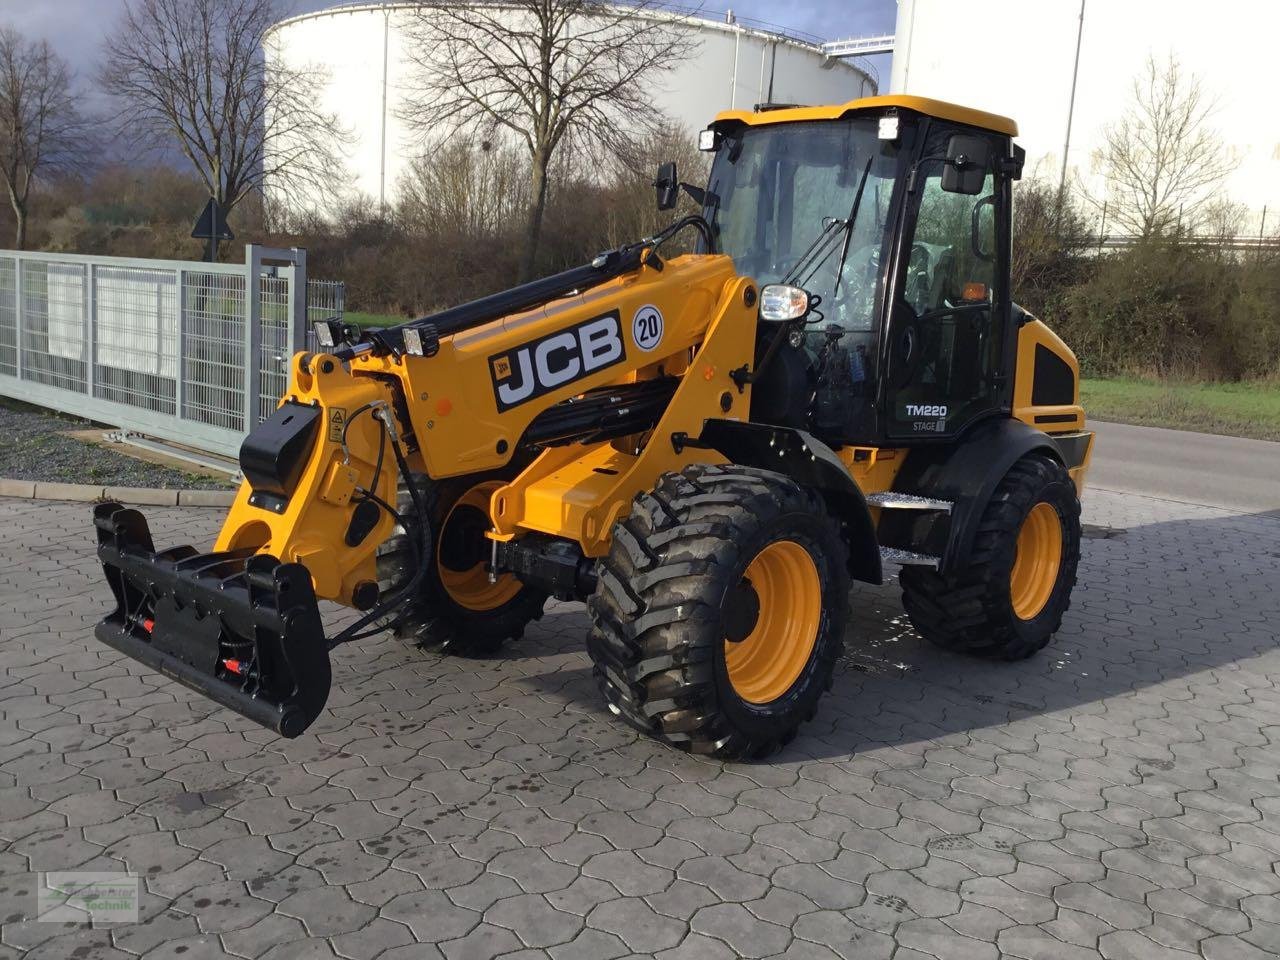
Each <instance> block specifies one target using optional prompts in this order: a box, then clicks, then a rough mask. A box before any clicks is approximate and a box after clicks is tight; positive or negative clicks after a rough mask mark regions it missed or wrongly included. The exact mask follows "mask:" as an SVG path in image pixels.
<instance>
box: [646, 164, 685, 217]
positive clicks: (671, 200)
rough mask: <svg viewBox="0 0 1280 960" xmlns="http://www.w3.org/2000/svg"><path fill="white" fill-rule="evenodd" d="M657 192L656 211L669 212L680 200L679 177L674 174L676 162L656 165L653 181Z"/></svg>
mask: <svg viewBox="0 0 1280 960" xmlns="http://www.w3.org/2000/svg"><path fill="white" fill-rule="evenodd" d="M653 188H654V190H655V191H656V192H657V200H658V209H659V210H671V209H673V208H674V207H675V205H676V201H677V200H678V199H679V198H680V176H679V174H677V173H676V162H675V161H674V160H668V161H667V162H666V163H660V164H658V176H657V177H656V178H655V179H654V181H653Z"/></svg>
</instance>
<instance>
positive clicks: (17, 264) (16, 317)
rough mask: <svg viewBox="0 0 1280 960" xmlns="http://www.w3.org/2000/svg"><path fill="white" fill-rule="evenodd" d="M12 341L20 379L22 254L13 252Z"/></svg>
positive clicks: (21, 365)
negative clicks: (15, 350)
mask: <svg viewBox="0 0 1280 960" xmlns="http://www.w3.org/2000/svg"><path fill="white" fill-rule="evenodd" d="M13 298H14V299H13V322H14V325H15V326H14V330H13V343H14V346H15V347H17V349H18V356H17V358H16V359H17V369H16V370H15V373H16V375H17V377H18V379H19V380H21V379H22V367H23V363H22V254H21V253H18V252H17V251H16V250H15V251H14V253H13Z"/></svg>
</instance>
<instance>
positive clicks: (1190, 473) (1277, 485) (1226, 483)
mask: <svg viewBox="0 0 1280 960" xmlns="http://www.w3.org/2000/svg"><path fill="white" fill-rule="evenodd" d="M1090 427H1091V429H1093V430H1096V431H1097V433H1098V437H1097V439H1096V440H1095V441H1094V443H1095V447H1094V451H1093V465H1092V467H1091V468H1090V470H1089V479H1088V486H1089V488H1091V489H1102V490H1114V491H1117V492H1120V493H1137V494H1141V495H1143V496H1147V497H1159V498H1160V499H1163V500H1179V501H1182V502H1184V503H1202V504H1208V505H1210V506H1219V507H1228V508H1230V509H1233V510H1243V511H1248V512H1250V513H1264V512H1269V511H1280V443H1272V442H1271V441H1268V440H1244V439H1241V438H1240V437H1219V436H1214V435H1213V434H1207V433H1191V432H1189V431H1185V430H1164V429H1161V428H1159V427H1131V426H1127V425H1125V424H1120V423H1102V422H1099V421H1091V422H1090Z"/></svg>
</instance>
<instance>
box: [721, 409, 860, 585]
mask: <svg viewBox="0 0 1280 960" xmlns="http://www.w3.org/2000/svg"><path fill="white" fill-rule="evenodd" d="M696 445H697V446H699V447H706V448H709V449H712V450H715V451H717V452H719V453H721V454H723V455H724V456H725V457H727V458H728V459H729V461H730V462H731V463H740V464H742V465H743V466H746V467H759V468H760V469H763V470H772V471H773V472H774V473H780V474H782V475H783V476H787V477H790V478H791V479H792V480H794V481H796V483H799V484H802V485H804V486H806V487H812V488H813V489H815V490H818V491H820V492H821V493H822V495H823V498H824V499H825V500H826V501H827V506H828V507H829V508H830V509H831V511H832V513H834V514H835V515H836V516H837V517H838V518H839V519H840V522H841V525H842V527H843V528H844V530H843V532H844V537H845V540H846V542H847V543H848V545H849V575H850V576H851V577H853V578H854V579H855V580H862V581H864V582H866V583H876V584H878V583H881V582H883V576H882V574H881V570H880V545H879V543H878V542H877V541H876V530H875V524H874V523H873V522H872V519H871V511H870V509H869V508H868V507H867V499H866V497H864V496H863V495H862V491H861V490H860V489H859V488H858V485H857V484H856V483H855V482H854V480H853V477H851V476H850V475H849V471H848V469H847V468H846V467H845V465H844V462H843V461H841V459H840V458H839V457H838V456H836V454H835V451H834V450H832V449H831V448H830V447H829V446H827V445H826V444H825V443H823V442H822V441H821V440H819V439H818V438H817V437H814V436H813V435H811V434H809V433H806V432H805V431H803V430H797V429H795V428H792V427H772V426H768V425H765V424H760V423H743V422H742V421H740V420H720V419H711V420H707V421H706V422H705V423H703V425H702V435H701V436H700V437H699V438H698V440H697V442H696Z"/></svg>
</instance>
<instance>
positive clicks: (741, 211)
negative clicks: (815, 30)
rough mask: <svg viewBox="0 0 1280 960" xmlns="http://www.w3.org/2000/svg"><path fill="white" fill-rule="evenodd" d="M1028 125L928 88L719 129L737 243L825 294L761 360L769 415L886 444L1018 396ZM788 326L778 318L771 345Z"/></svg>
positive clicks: (717, 221)
mask: <svg viewBox="0 0 1280 960" xmlns="http://www.w3.org/2000/svg"><path fill="white" fill-rule="evenodd" d="M1016 132H1017V130H1016V127H1015V125H1014V124H1013V122H1012V121H1010V120H1006V119H1004V118H1001V117H995V116H993V115H990V114H985V113H980V112H978V111H973V110H968V109H965V108H962V107H957V106H954V105H951V104H945V103H941V102H939V101H930V100H923V99H921V98H915V97H875V98H871V99H865V100H856V101H853V102H852V103H849V104H845V105H844V106H839V107H817V108H808V107H801V108H793V109H786V110H776V111H765V112H759V113H747V112H731V113H725V114H721V115H720V116H719V117H718V118H717V119H716V121H715V122H714V123H713V124H712V125H711V127H709V128H708V130H706V131H704V132H703V135H702V138H701V145H702V146H703V148H704V149H709V150H711V151H713V152H714V160H713V162H712V166H711V173H710V177H709V180H708V186H707V190H706V192H705V196H704V197H703V198H702V199H703V215H704V217H705V218H706V220H707V221H708V222H709V223H710V224H711V227H712V230H713V232H714V234H715V238H716V243H717V247H718V249H719V251H720V252H722V253H725V254H728V255H729V256H730V257H732V258H733V261H734V264H735V266H736V267H737V269H738V272H739V273H741V274H744V275H747V276H751V277H753V278H754V279H755V280H756V281H757V283H759V284H761V285H762V286H763V285H765V284H770V283H782V284H788V285H791V286H797V287H801V288H803V289H804V290H806V291H807V292H808V293H809V294H810V297H811V301H812V302H813V304H814V306H813V308H812V310H811V311H810V313H809V315H808V316H807V317H806V318H804V319H803V320H802V321H801V322H799V323H796V324H791V325H789V328H788V329H787V330H786V331H785V336H786V341H785V343H783V344H781V346H780V347H779V348H778V349H777V351H776V352H775V353H774V355H773V356H772V358H771V359H770V360H769V362H768V363H766V364H764V365H763V368H762V369H761V370H760V371H759V373H760V375H759V378H758V379H757V380H756V381H755V385H754V387H753V397H754V399H753V403H752V419H753V420H757V421H759V422H766V423H767V422H772V423H776V424H781V425H786V426H792V427H798V428H802V429H807V430H810V431H812V432H814V433H815V434H817V435H818V436H820V437H822V438H823V439H824V440H826V441H827V442H829V443H832V444H833V445H840V444H859V445H880V444H885V443H899V444H900V443H901V442H903V441H918V440H931V439H946V438H952V437H954V436H955V435H956V434H957V433H958V432H960V431H961V430H963V429H964V428H965V427H967V426H969V425H970V424H972V423H973V422H974V421H976V420H978V419H981V418H984V417H986V416H988V415H991V414H995V413H1001V412H1003V413H1006V414H1007V413H1008V412H1009V410H1010V405H1011V395H1012V391H1011V387H1012V372H1013V363H1014V357H1015V351H1014V342H1015V338H1016V330H1015V329H1013V324H1012V303H1011V301H1010V297H1009V290H1008V283H1007V280H1006V279H1005V278H1007V277H1008V269H1009V268H1008V258H1009V251H1010V231H1009V222H1010V196H1011V183H1012V180H1014V179H1016V177H1017V176H1018V172H1019V170H1020V167H1021V153H1022V151H1021V149H1020V148H1018V147H1016V146H1014V144H1013V142H1012V137H1013V136H1014V135H1016ZM777 333H778V331H777V329H776V325H774V324H770V323H766V322H762V323H761V324H760V332H759V336H760V338H761V341H762V343H761V345H760V348H759V349H758V351H757V358H760V357H762V356H763V355H764V352H765V351H766V350H767V349H768V343H769V341H771V340H772V339H773V338H774V336H775V334H777Z"/></svg>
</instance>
